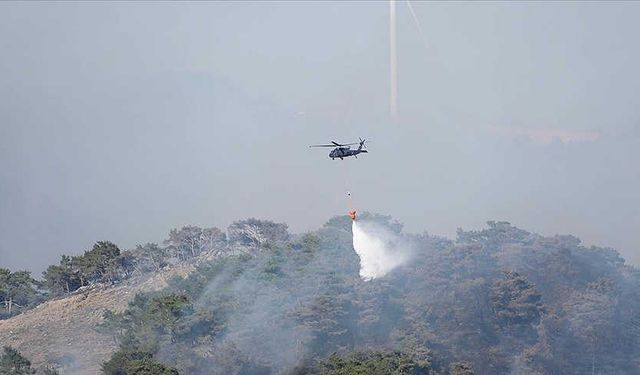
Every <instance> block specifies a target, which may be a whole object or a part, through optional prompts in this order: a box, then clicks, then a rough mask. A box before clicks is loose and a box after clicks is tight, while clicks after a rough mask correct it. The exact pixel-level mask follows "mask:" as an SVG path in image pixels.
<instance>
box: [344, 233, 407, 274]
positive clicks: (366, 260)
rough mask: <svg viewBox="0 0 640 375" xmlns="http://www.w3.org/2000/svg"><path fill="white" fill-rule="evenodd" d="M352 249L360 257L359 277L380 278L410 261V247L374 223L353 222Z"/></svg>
mask: <svg viewBox="0 0 640 375" xmlns="http://www.w3.org/2000/svg"><path fill="white" fill-rule="evenodd" d="M351 230H352V232H353V248H354V250H355V251H356V253H357V254H358V256H359V257H360V277H361V278H362V279H363V280H365V281H369V280H372V279H375V278H378V277H382V276H384V275H386V274H387V273H389V272H390V271H391V270H393V269H394V268H396V267H398V266H401V265H403V264H404V263H406V262H407V261H408V260H409V259H410V247H409V245H408V244H406V243H405V241H404V240H403V239H402V238H401V237H400V236H399V235H397V234H395V233H393V232H391V231H390V230H388V229H387V228H385V227H383V226H380V225H377V224H375V223H368V222H361V221H353V225H352V229H351Z"/></svg>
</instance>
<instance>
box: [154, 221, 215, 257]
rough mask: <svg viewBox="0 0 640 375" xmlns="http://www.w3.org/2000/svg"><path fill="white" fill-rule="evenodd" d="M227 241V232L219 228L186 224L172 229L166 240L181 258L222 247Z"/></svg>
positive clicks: (166, 243)
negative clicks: (180, 227) (203, 227)
mask: <svg viewBox="0 0 640 375" xmlns="http://www.w3.org/2000/svg"><path fill="white" fill-rule="evenodd" d="M225 242H226V236H225V234H224V233H223V232H222V231H221V230H220V229H218V228H205V229H202V228H199V227H196V226H186V227H182V229H180V230H178V229H172V230H171V231H170V232H169V238H168V239H167V240H165V241H164V243H165V245H167V246H168V247H169V249H171V250H172V251H173V252H174V254H175V255H176V256H177V257H178V258H180V259H187V258H192V257H195V256H198V255H199V254H200V253H202V252H208V251H212V250H215V249H216V248H220V247H222V246H223V245H224V244H225Z"/></svg>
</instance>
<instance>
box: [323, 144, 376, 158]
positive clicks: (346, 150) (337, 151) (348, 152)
mask: <svg viewBox="0 0 640 375" xmlns="http://www.w3.org/2000/svg"><path fill="white" fill-rule="evenodd" d="M363 152H367V150H363V149H362V148H358V149H357V150H352V149H351V148H350V147H336V148H334V149H333V150H331V152H330V153H329V157H330V158H331V159H332V160H333V159H335V158H340V159H342V160H344V158H346V157H349V156H354V157H356V158H357V157H358V156H357V155H358V154H360V153H363Z"/></svg>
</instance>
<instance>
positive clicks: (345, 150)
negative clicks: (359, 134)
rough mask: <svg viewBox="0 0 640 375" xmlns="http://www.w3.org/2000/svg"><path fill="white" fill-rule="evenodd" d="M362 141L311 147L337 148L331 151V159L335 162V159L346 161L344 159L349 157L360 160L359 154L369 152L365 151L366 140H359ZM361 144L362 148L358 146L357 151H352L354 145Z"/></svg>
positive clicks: (332, 142)
mask: <svg viewBox="0 0 640 375" xmlns="http://www.w3.org/2000/svg"><path fill="white" fill-rule="evenodd" d="M358 139H360V142H356V143H345V144H341V143H338V142H336V141H331V144H330V145H312V146H309V147H335V148H334V149H333V150H331V152H330V153H329V157H330V158H331V160H335V158H340V160H344V158H346V157H349V156H353V157H355V158H356V159H357V158H358V154H360V153H363V152H368V151H367V150H365V149H364V142H365V140H364V139H362V138H358ZM357 144H359V145H360V146H358V149H357V150H352V149H351V147H349V146H352V145H357Z"/></svg>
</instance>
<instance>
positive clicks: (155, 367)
mask: <svg viewBox="0 0 640 375" xmlns="http://www.w3.org/2000/svg"><path fill="white" fill-rule="evenodd" d="M102 372H103V373H104V374H105V375H178V370H176V369H175V368H172V367H168V366H166V365H164V364H162V363H160V362H158V361H155V360H154V359H153V355H152V354H151V353H149V352H141V351H126V350H122V349H121V350H118V351H117V352H115V353H113V355H112V356H111V358H110V359H109V360H108V361H107V362H105V363H103V364H102Z"/></svg>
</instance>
